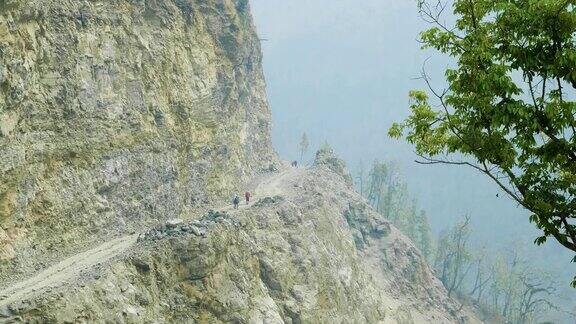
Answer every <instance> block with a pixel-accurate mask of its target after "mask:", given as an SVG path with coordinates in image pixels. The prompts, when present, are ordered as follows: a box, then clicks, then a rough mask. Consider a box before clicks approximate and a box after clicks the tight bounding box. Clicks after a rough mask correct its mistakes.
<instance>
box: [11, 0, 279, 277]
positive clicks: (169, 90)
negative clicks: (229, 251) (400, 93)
mask: <svg viewBox="0 0 576 324" xmlns="http://www.w3.org/2000/svg"><path fill="white" fill-rule="evenodd" d="M260 61H261V53H260V48H259V40H258V38H257V36H256V35H255V33H254V28H253V26H252V21H251V17H250V13H249V11H248V6H247V2H246V1H231V0H218V1H216V0H209V1H206V0H147V1H144V0H118V1H116V0H115V1H78V0H6V1H2V2H0V273H1V274H2V276H3V278H0V279H2V280H7V279H8V278H7V277H6V274H7V273H9V274H10V275H11V276H15V275H16V276H17V275H19V274H23V273H25V272H28V271H29V270H36V268H42V267H43V266H44V265H45V264H46V263H50V260H51V259H53V255H56V254H63V255H67V254H69V253H71V252H73V251H72V250H76V249H79V248H82V247H84V246H86V245H87V244H92V242H96V241H98V242H99V241H103V240H105V239H107V238H109V237H111V236H113V235H116V234H117V233H124V232H127V231H138V230H142V229H143V228H146V227H148V226H151V225H153V224H154V222H155V221H156V220H160V221H163V220H165V219H169V218H175V217H182V215H183V214H187V213H189V212H190V211H191V210H194V209H195V208H197V207H199V206H204V205H209V204H210V203H212V202H213V201H215V200H217V199H218V198H221V197H223V196H226V197H228V195H229V194H230V193H231V190H232V189H233V188H235V187H236V186H237V185H238V184H239V183H241V182H243V181H245V180H247V179H249V178H250V177H251V176H252V175H253V173H255V172H258V171H259V170H261V169H263V168H266V167H268V165H269V164H270V163H274V161H275V155H274V153H273V150H272V149H271V145H270V138H269V128H270V114H269V111H268V106H267V103H266V98H265V90H264V80H263V77H262V70H261V62H260Z"/></svg>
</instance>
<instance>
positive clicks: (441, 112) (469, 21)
mask: <svg viewBox="0 0 576 324" xmlns="http://www.w3.org/2000/svg"><path fill="white" fill-rule="evenodd" d="M433 3H437V4H436V5H433V4H430V3H428V2H427V1H426V0H419V8H420V12H421V14H422V16H423V17H424V18H425V19H426V20H427V21H428V22H430V23H432V24H433V25H434V26H433V27H432V28H430V29H428V30H426V31H424V32H423V33H422V34H421V40H422V43H423V46H424V47H429V48H434V49H436V50H438V51H440V52H442V53H444V54H447V55H449V56H451V57H452V58H453V59H454V61H455V66H454V67H453V68H449V69H447V70H446V73H445V75H446V81H447V88H446V89H445V90H443V91H438V90H435V89H434V88H433V87H432V86H431V83H430V80H429V78H428V77H427V75H426V73H425V71H423V79H424V80H425V82H426V84H427V85H428V87H429V91H428V93H431V94H432V95H433V96H434V97H435V101H437V103H438V105H437V106H436V105H434V103H431V102H430V100H429V96H428V94H427V92H424V91H411V92H410V98H411V106H410V109H411V115H410V116H409V117H408V118H407V119H406V120H405V121H404V122H402V123H396V124H394V125H393V126H392V127H391V129H390V131H389V134H390V135H391V136H392V137H396V138H398V137H403V136H405V137H406V139H407V140H408V142H410V143H412V144H414V145H415V147H416V151H417V153H418V154H419V155H420V156H421V157H422V159H423V161H420V162H421V163H427V164H437V163H445V164H455V165H466V166H470V167H472V168H474V169H476V170H478V171H480V172H482V173H484V174H485V175H487V176H488V177H490V178H491V179H492V180H493V181H495V182H496V183H497V184H498V185H499V186H500V188H502V189H503V190H504V191H505V192H506V193H507V194H508V195H509V196H510V197H512V198H513V199H514V200H515V201H517V202H518V203H519V204H520V205H522V206H523V207H524V208H526V209H527V210H529V211H531V212H532V216H531V217H530V220H531V221H533V222H534V223H536V225H537V226H538V227H539V228H540V229H541V230H542V232H543V235H542V236H540V237H538V238H537V239H536V243H537V244H542V243H544V242H545V241H546V239H547V237H550V236H552V237H554V238H555V239H556V240H557V241H558V242H559V243H560V244H562V245H563V246H564V247H566V248H568V249H570V250H572V251H576V225H575V218H576V199H575V198H576V102H575V101H573V98H574V96H573V92H574V90H575V89H576V42H575V39H574V34H575V33H576V0H474V1H471V0H454V1H453V6H452V9H453V12H454V15H455V17H456V22H455V25H454V26H447V25H446V24H444V23H443V22H442V20H441V19H440V16H441V13H442V12H443V11H444V10H445V5H442V2H439V1H438V2H437V1H436V0H433ZM435 107H438V108H435ZM573 285H575V286H576V280H575V281H574V282H573Z"/></svg>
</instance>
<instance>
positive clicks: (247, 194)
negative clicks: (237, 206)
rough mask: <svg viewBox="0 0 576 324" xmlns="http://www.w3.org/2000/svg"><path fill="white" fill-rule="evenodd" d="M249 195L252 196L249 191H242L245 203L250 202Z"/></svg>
mask: <svg viewBox="0 0 576 324" xmlns="http://www.w3.org/2000/svg"><path fill="white" fill-rule="evenodd" d="M250 197H252V194H251V193H250V192H249V191H246V192H245V193H244V198H246V205H248V204H249V203H250Z"/></svg>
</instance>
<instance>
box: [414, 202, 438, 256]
mask: <svg viewBox="0 0 576 324" xmlns="http://www.w3.org/2000/svg"><path fill="white" fill-rule="evenodd" d="M416 226H417V228H416V229H417V231H418V240H417V242H418V243H417V245H418V247H419V248H420V251H422V254H423V255H424V257H425V258H426V260H430V258H431V257H432V251H433V248H434V246H433V242H432V233H431V231H430V225H429V224H428V217H427V216H426V212H424V211H423V210H421V211H420V213H419V214H418V217H417V219H416Z"/></svg>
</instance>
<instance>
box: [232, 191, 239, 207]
mask: <svg viewBox="0 0 576 324" xmlns="http://www.w3.org/2000/svg"><path fill="white" fill-rule="evenodd" d="M232 203H233V204H234V209H238V205H240V197H238V195H237V194H236V195H234V199H232Z"/></svg>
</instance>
